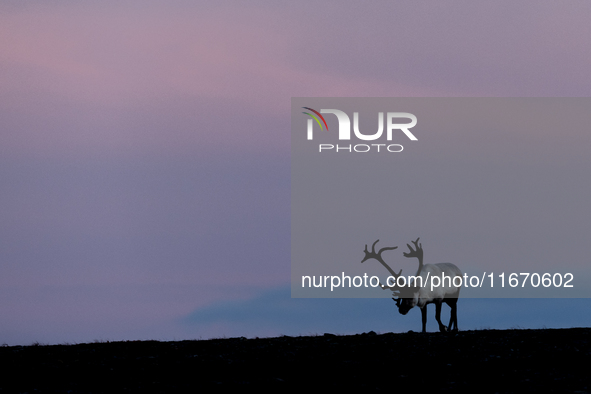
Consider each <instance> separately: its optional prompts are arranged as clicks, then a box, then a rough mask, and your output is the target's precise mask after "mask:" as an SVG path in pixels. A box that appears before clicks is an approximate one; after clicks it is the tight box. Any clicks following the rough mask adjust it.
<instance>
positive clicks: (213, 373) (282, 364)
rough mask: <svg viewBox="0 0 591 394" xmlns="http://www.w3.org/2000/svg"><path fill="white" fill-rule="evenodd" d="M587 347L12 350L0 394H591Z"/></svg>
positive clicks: (542, 343)
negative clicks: (298, 393) (243, 392)
mask: <svg viewBox="0 0 591 394" xmlns="http://www.w3.org/2000/svg"><path fill="white" fill-rule="evenodd" d="M590 339H591V329H590V328H572V329H546V330H483V331H460V332H459V333H456V334H451V333H450V334H447V333H427V334H420V333H412V332H410V333H405V334H382V335H376V334H375V333H373V332H370V333H365V334H358V335H349V336H334V335H331V334H325V335H319V336H312V337H278V338H257V339H246V338H228V339H212V340H198V341H197V340H196V341H180V342H157V341H128V342H104V343H103V342H101V343H90V344H79V345H52V346H43V345H39V346H24V347H23V346H10V347H2V348H0V360H1V361H2V364H3V365H5V367H3V371H2V378H1V381H0V387H1V390H0V392H29V393H33V392H44V393H113V392H163V393H164V392H168V393H172V392H184V391H188V390H191V391H195V390H198V389H211V388H224V387H229V388H231V387H236V388H247V387H269V388H275V387H276V388H288V387H289V388H301V389H305V390H310V389H312V390H314V391H317V390H318V389H325V388H326V389H332V390H334V389H337V390H339V389H341V390H342V389H351V388H353V389H360V390H363V391H368V390H369V391H388V392H396V391H399V392H400V391H407V390H408V389H412V388H414V389H415V390H413V391H415V392H424V391H426V390H432V389H434V390H437V391H438V392H452V391H453V392H458V390H459V391H467V390H470V391H472V392H479V393H495V392H499V393H523V392H542V391H543V392H590V391H591V383H590V379H589V375H590V371H589V366H590V365H591V346H590ZM22 372H24V374H25V376H26V378H22V377H19V375H20V373H22Z"/></svg>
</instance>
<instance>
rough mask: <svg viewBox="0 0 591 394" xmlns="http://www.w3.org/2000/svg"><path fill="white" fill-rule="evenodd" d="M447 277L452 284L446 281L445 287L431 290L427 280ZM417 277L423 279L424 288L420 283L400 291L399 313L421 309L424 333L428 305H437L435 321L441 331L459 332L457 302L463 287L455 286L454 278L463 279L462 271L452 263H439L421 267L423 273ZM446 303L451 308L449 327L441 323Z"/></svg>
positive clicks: (412, 284)
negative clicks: (443, 305)
mask: <svg viewBox="0 0 591 394" xmlns="http://www.w3.org/2000/svg"><path fill="white" fill-rule="evenodd" d="M442 275H445V276H447V277H450V278H451V279H452V284H451V286H449V283H447V281H445V286H437V287H434V288H433V290H431V283H430V282H429V283H427V282H426V281H427V278H432V277H434V276H437V277H439V278H441V277H442ZM417 276H420V277H422V278H423V286H422V287H420V286H419V283H417V284H415V283H411V284H409V285H408V286H406V287H405V288H402V289H401V290H400V296H399V298H398V299H395V300H394V301H396V304H397V305H398V312H400V314H402V315H406V314H407V313H408V311H409V310H411V309H412V308H413V307H415V306H417V307H419V308H420V309H421V315H422V323H423V332H426V330H427V305H428V304H435V307H436V310H435V319H436V320H437V323H438V324H439V330H440V331H442V332H443V331H448V330H452V326H453V329H454V330H455V331H457V330H458V318H457V302H458V297H459V296H460V289H461V287H455V286H453V278H455V277H456V276H459V277H461V276H462V271H460V269H459V268H458V267H456V266H455V265H454V264H451V263H439V264H425V265H424V266H422V267H421V271H420V272H419V273H417ZM444 302H445V303H446V304H448V305H449V306H450V307H451V317H450V320H449V325H448V327H445V325H444V324H443V323H442V322H441V305H442V303H444Z"/></svg>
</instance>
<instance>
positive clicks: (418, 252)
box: [402, 237, 423, 275]
mask: <svg viewBox="0 0 591 394" xmlns="http://www.w3.org/2000/svg"><path fill="white" fill-rule="evenodd" d="M419 239H421V238H420V237H419V238H417V240H416V241H412V243H413V244H415V249H413V248H412V246H410V245H409V244H406V246H408V249H409V250H410V252H408V253H407V252H403V253H402V254H403V255H404V257H416V258H418V259H419V269H418V270H417V275H419V274H420V272H421V270H422V269H423V245H422V244H420V243H419Z"/></svg>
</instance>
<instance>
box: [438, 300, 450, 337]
mask: <svg viewBox="0 0 591 394" xmlns="http://www.w3.org/2000/svg"><path fill="white" fill-rule="evenodd" d="M435 308H436V309H435V320H437V323H438V324H439V331H441V332H446V331H447V327H445V325H444V324H443V323H442V322H441V301H437V302H435Z"/></svg>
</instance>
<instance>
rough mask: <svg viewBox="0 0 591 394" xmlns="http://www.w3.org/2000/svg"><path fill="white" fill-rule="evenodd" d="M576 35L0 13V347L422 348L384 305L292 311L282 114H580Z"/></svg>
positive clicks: (472, 314) (438, 24)
mask: <svg viewBox="0 0 591 394" xmlns="http://www.w3.org/2000/svg"><path fill="white" fill-rule="evenodd" d="M590 17H591V4H590V3H589V2H585V1H568V2H566V3H565V2H561V3H557V2H553V1H541V2H540V1H522V2H512V1H497V2H486V3H483V2H470V1H437V2H435V1H415V2H406V1H392V2H376V3H367V2H352V1H323V2H297V3H294V2H275V1H250V2H238V1H216V2H200V1H181V0H177V1H174V0H173V1H168V2H159V1H150V0H148V1H100V2H99V1H89V2H83V3H81V2H73V1H60V0H55V1H33V0H32V1H27V2H23V1H16V0H14V1H10V0H9V1H0V142H1V143H0V182H1V185H2V186H1V187H0V206H1V208H0V316H2V317H1V318H0V343H6V344H8V345H27V344H31V343H34V342H39V343H47V344H54V343H80V342H91V341H95V340H98V341H106V340H111V341H113V340H137V339H156V340H180V339H195V338H203V339H205V338H214V337H215V338H217V337H228V336H246V337H254V336H275V335H309V334H322V333H324V332H333V333H340V334H347V333H357V332H365V331H370V330H373V331H376V332H390V331H393V332H402V331H407V330H410V329H413V330H418V329H419V327H420V326H419V324H420V317H419V316H420V313H419V312H418V311H412V312H414V314H413V313H410V314H409V315H408V316H399V315H398V314H397V313H395V312H396V311H395V308H394V304H393V302H392V301H391V300H387V299H386V300H383V299H376V300H313V299H312V300H302V299H291V298H290V297H289V286H290V220H291V219H290V196H291V189H290V187H291V186H290V185H291V183H290V105H291V98H292V97H586V96H589V92H590V91H591V76H590V75H589V72H588V70H589V66H590V65H591V52H589V51H588V50H587V48H588V41H589V37H590V36H591V27H590V26H589V24H588V21H589V19H590ZM582 141H583V142H587V141H588V139H584V138H582ZM580 149H584V148H581V147H580ZM584 165H586V163H585V162H583V163H582V166H584ZM585 190H586V191H588V189H585ZM579 238H584V235H579ZM577 242H578V241H577ZM360 253H361V252H360ZM464 305H465V306H464V310H465V312H463V311H462V309H461V306H459V307H458V308H459V309H458V319H459V326H460V329H479V328H512V327H522V328H541V327H571V326H586V325H587V326H588V325H590V324H591V321H590V320H591V319H590V318H589V316H591V314H590V313H589V312H591V311H590V307H589V306H587V303H586V300H516V301H515V300H514V301H506V300H465V303H464ZM446 313H447V312H446V311H445V310H444V316H447V315H445V314H446ZM462 319H463V320H462ZM431 320H432V318H431ZM431 323H433V322H432V321H431ZM430 329H431V330H434V329H435V326H431V327H430Z"/></svg>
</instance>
